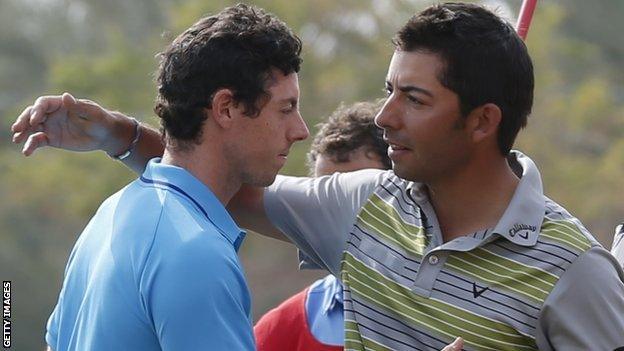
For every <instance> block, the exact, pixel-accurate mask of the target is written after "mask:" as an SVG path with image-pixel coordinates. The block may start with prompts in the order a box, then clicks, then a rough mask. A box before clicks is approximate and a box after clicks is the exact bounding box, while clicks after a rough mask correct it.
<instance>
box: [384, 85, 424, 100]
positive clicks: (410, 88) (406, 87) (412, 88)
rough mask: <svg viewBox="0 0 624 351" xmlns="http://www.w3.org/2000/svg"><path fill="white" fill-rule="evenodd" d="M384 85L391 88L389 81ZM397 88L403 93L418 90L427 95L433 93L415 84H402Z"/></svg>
mask: <svg viewBox="0 0 624 351" xmlns="http://www.w3.org/2000/svg"><path fill="white" fill-rule="evenodd" d="M386 87H390V88H392V84H391V83H390V82H386ZM399 90H400V91H402V92H404V93H409V92H418V93H421V94H425V95H427V96H429V97H433V93H431V92H430V91H429V90H427V89H423V88H421V87H417V86H415V85H404V86H401V87H399Z"/></svg>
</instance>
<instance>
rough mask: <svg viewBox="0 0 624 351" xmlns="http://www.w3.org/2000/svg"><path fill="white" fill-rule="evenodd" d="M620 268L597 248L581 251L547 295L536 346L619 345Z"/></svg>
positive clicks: (623, 321)
mask: <svg viewBox="0 0 624 351" xmlns="http://www.w3.org/2000/svg"><path fill="white" fill-rule="evenodd" d="M623 281H624V272H622V269H621V267H620V266H619V265H618V263H617V262H616V260H615V259H614V258H613V256H612V255H611V254H610V253H609V252H608V251H606V250H605V249H603V248H602V247H600V246H596V247H593V248H591V249H590V250H588V251H587V252H585V253H583V254H581V255H580V256H579V257H578V258H577V259H576V260H575V261H574V262H573V263H572V264H571V265H570V266H569V267H568V269H567V271H566V272H565V273H564V274H563V276H562V277H561V278H560V279H559V282H558V283H557V285H556V286H555V288H554V289H553V291H552V292H551V293H550V295H549V296H548V298H547V299H546V301H545V302H544V306H543V308H542V313H541V315H540V319H539V324H538V329H537V345H538V347H539V349H540V350H605V351H607V350H608V351H612V350H615V349H617V348H619V347H624V283H623Z"/></svg>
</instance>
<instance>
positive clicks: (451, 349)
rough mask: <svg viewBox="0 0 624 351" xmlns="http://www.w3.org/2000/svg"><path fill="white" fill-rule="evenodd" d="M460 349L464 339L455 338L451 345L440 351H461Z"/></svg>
mask: <svg viewBox="0 0 624 351" xmlns="http://www.w3.org/2000/svg"><path fill="white" fill-rule="evenodd" d="M462 347H464V339H462V338H461V337H457V339H455V341H453V343H452V344H449V345H448V346H446V347H445V348H443V349H442V351H461V349H462Z"/></svg>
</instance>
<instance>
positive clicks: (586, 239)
mask: <svg viewBox="0 0 624 351" xmlns="http://www.w3.org/2000/svg"><path fill="white" fill-rule="evenodd" d="M545 205H546V213H545V214H544V221H543V222H542V227H541V233H540V239H544V240H547V241H552V242H556V243H558V244H561V245H564V246H565V247H566V248H567V249H568V250H571V251H572V252H575V253H576V254H577V255H579V254H581V253H583V252H585V251H587V250H589V249H590V248H592V247H596V246H600V247H601V245H600V243H598V241H597V240H596V239H595V238H594V237H593V235H591V233H590V232H589V231H588V230H587V228H585V226H584V225H583V224H582V223H581V221H579V220H578V219H577V218H576V217H574V216H573V215H571V214H570V213H569V212H568V211H567V210H566V209H565V208H563V207H562V206H561V205H559V204H557V203H556V202H554V201H552V200H551V199H549V198H545Z"/></svg>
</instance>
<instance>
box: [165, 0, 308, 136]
mask: <svg viewBox="0 0 624 351" xmlns="http://www.w3.org/2000/svg"><path fill="white" fill-rule="evenodd" d="M159 55H160V66H159V69H158V72H157V85H158V97H157V101H156V106H155V108H154V110H155V112H156V114H157V115H158V116H159V117H160V119H161V126H162V128H163V134H164V135H166V138H167V140H171V139H173V140H172V141H174V144H176V146H177V147H185V146H189V145H191V143H193V142H195V143H197V142H198V141H199V138H200V136H201V127H202V124H203V122H204V121H205V120H206V114H205V113H204V109H206V108H211V101H212V98H213V96H214V93H215V92H216V91H217V90H219V89H222V88H228V89H231V90H232V91H233V93H234V98H235V100H236V101H237V102H239V103H242V104H243V106H244V108H245V114H246V115H248V116H252V117H253V116H256V115H257V114H258V113H259V111H260V110H261V108H262V106H261V104H260V102H261V100H262V98H264V97H268V96H269V95H268V92H267V85H268V82H269V80H270V78H271V77H270V72H271V69H279V70H280V71H281V72H282V73H283V74H285V75H288V74H291V73H293V72H299V68H300V65H301V57H300V55H301V40H300V39H299V38H298V37H297V36H296V35H294V34H293V33H292V31H291V30H290V29H289V28H288V27H287V26H286V24H285V23H284V22H282V21H281V20H280V19H278V18H277V17H276V16H274V15H272V14H270V13H267V12H265V11H264V10H262V9H260V8H257V7H254V6H249V5H244V4H238V5H235V6H232V7H228V8H225V9H224V10H223V11H221V12H220V13H218V14H217V15H214V16H208V17H204V18H202V19H200V20H199V21H198V22H197V23H195V24H194V25H193V26H191V27H190V28H189V29H187V30H186V31H184V33H182V34H181V35H179V36H178V37H177V38H176V39H175V40H174V41H173V42H172V43H171V44H170V45H169V46H168V47H167V48H166V49H165V50H164V51H163V52H162V53H160V54H159Z"/></svg>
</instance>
